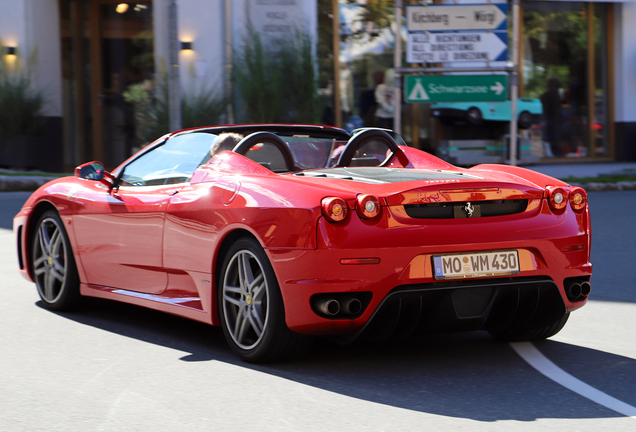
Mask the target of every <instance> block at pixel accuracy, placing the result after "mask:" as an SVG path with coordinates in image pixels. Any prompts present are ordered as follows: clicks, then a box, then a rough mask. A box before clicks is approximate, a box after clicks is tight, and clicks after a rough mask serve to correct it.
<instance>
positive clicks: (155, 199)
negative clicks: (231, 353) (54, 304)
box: [73, 182, 170, 294]
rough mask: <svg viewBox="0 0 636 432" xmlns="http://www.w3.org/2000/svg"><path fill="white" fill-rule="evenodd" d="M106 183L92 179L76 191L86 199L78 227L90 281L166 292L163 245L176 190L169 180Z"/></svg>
mask: <svg viewBox="0 0 636 432" xmlns="http://www.w3.org/2000/svg"><path fill="white" fill-rule="evenodd" d="M100 189H101V190H100ZM104 189H105V188H103V187H100V184H99V183H97V182H90V184H89V185H87V187H86V188H84V189H83V190H81V191H77V192H76V193H75V196H74V197H73V200H74V201H76V202H78V201H79V202H82V204H84V205H83V206H82V210H81V211H79V212H78V213H77V214H76V215H75V216H74V217H73V229H74V231H75V237H76V241H77V248H78V255H79V257H80V260H81V263H82V266H83V269H84V274H85V275H86V281H87V282H88V283H90V284H93V285H101V286H106V287H111V288H121V289H126V290H130V291H137V292H143V293H148V294H160V293H161V292H163V291H164V290H165V288H166V285H167V276H166V274H165V272H164V270H163V263H162V253H161V251H162V236H163V226H164V215H165V209H166V207H167V202H168V201H169V199H170V195H169V194H170V190H168V187H166V186H163V187H141V188H139V187H120V188H119V189H118V190H116V191H108V190H104Z"/></svg>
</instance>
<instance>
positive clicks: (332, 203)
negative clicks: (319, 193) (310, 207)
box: [322, 197, 349, 222]
mask: <svg viewBox="0 0 636 432" xmlns="http://www.w3.org/2000/svg"><path fill="white" fill-rule="evenodd" d="M347 213H349V208H348V206H347V202H346V201H345V200H343V199H342V198H338V197H328V198H323V199H322V214H323V215H324V216H325V218H326V219H327V220H328V221H329V222H340V221H341V220H343V219H344V218H346V217H347Z"/></svg>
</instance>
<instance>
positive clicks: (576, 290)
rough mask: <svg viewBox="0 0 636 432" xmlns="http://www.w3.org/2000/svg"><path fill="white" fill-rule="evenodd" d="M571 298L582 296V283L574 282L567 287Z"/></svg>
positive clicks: (567, 292)
mask: <svg viewBox="0 0 636 432" xmlns="http://www.w3.org/2000/svg"><path fill="white" fill-rule="evenodd" d="M565 292H566V294H567V295H568V298H569V299H570V300H578V299H579V298H580V297H581V285H579V284H577V283H572V284H570V285H568V287H567V288H566V289H565Z"/></svg>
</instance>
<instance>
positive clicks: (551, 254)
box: [267, 206, 592, 335]
mask: <svg viewBox="0 0 636 432" xmlns="http://www.w3.org/2000/svg"><path fill="white" fill-rule="evenodd" d="M396 215H398V212H397V211H396V210H395V209H393V210H391V212H390V213H389V212H385V219H384V220H383V221H380V222H376V223H370V222H369V221H362V220H360V219H359V218H357V217H352V218H350V219H349V221H348V222H347V224H343V225H341V226H338V224H329V223H327V222H326V221H325V220H324V219H322V220H320V221H319V223H318V235H317V245H318V248H317V249H315V250H274V249H268V250H267V252H268V254H269V257H270V260H271V262H272V265H273V267H274V270H275V272H276V275H277V277H278V282H279V285H280V288H281V293H282V296H283V301H284V303H285V316H286V322H287V325H288V326H289V328H290V329H292V330H293V331H296V332H299V333H305V334H323V335H357V334H359V333H360V332H361V331H362V329H363V328H365V327H367V326H373V325H374V324H369V323H370V321H378V322H383V323H385V324H381V325H380V326H381V327H387V328H388V327H390V326H389V325H387V324H386V322H387V318H386V317H385V316H386V315H390V316H392V317H393V318H391V319H397V320H398V321H399V322H402V321H403V320H404V319H407V320H412V321H417V322H418V323H419V324H417V326H416V327H417V329H418V331H424V332H446V331H458V330H462V329H465V330H476V329H490V328H495V327H497V326H502V325H508V326H510V325H511V323H512V324H514V321H510V322H508V321H506V319H508V318H509V317H510V316H513V318H511V319H513V320H514V319H516V318H514V316H517V312H515V311H522V310H525V309H526V308H531V309H533V310H536V319H539V318H541V317H543V318H541V319H545V318H546V317H547V318H548V319H552V318H555V319H554V320H552V321H555V320H556V319H558V318H560V316H562V315H563V314H565V313H567V312H570V311H573V310H575V309H578V308H580V307H582V306H583V305H584V304H585V303H586V300H587V298H578V299H576V300H574V301H570V300H569V299H568V297H567V294H566V283H568V281H569V282H570V284H571V281H572V280H576V281H577V282H578V283H581V282H582V281H586V282H589V280H590V277H591V274H592V264H591V263H590V261H589V260H590V247H591V242H590V234H589V229H588V227H589V214H588V213H587V211H586V212H584V213H582V214H574V213H573V212H572V211H570V210H569V209H568V211H566V212H565V213H563V214H561V215H559V216H557V215H553V214H551V213H549V211H547V210H546V209H545V206H538V207H534V210H532V209H529V210H527V211H526V212H525V213H524V214H517V215H509V216H500V217H491V218H480V219H450V220H437V221H432V220H428V221H427V220H420V221H413V220H408V221H407V218H401V217H398V216H396ZM407 222H410V223H407ZM573 245H575V246H576V247H575V248H572V246H573ZM510 249H515V250H517V251H518V254H519V267H520V272H519V273H518V274H515V275H513V276H510V275H506V276H499V277H491V276H487V279H484V278H467V279H462V280H436V279H435V277H434V266H433V257H434V256H435V255H440V254H456V253H471V252H488V251H491V252H494V251H501V250H510ZM569 250H572V251H571V252H564V251H569ZM360 258H362V259H363V260H359V262H360V264H350V263H351V262H352V260H351V259H360ZM571 278H575V279H571ZM568 286H569V284H568ZM331 293H334V294H336V296H335V297H336V298H338V297H339V298H347V296H348V295H350V294H352V293H371V299H370V301H367V300H366V299H364V300H363V301H362V303H363V304H364V310H363V311H362V313H361V314H360V315H359V316H354V317H352V318H347V317H340V316H336V317H335V318H334V317H325V316H320V315H319V314H318V313H317V312H315V307H314V308H312V297H313V298H314V299H315V296H316V295H319V294H331ZM325 297H326V296H324V295H322V296H321V298H322V299H324V298H325ZM538 298H539V300H537V299H538ZM470 299H474V301H475V302H477V303H479V304H482V305H486V306H483V310H472V309H470V308H468V309H466V306H465V303H466V302H469V303H470V302H471V301H472V300H470ZM537 302H538V303H537ZM491 303H492V308H488V307H487V305H490V304H491ZM413 304H420V306H419V307H418V308H420V309H421V311H420V312H419V313H416V312H405V311H406V310H407V309H408V308H411V307H413V306H412V305H413ZM396 305H399V306H396ZM405 305H407V306H408V308H407V309H405V307H407V306H405ZM314 306H315V305H314ZM464 310H468V311H469V312H470V313H469V314H468V315H466V313H463V312H461V311H464ZM519 313H521V315H519V316H520V317H521V316H525V315H526V314H525V313H522V312H519ZM473 314H474V316H473ZM493 314H494V315H493ZM424 315H426V317H427V318H426V319H425V320H424V321H425V322H424V324H422V319H421V317H422V316H424ZM559 315H560V316H559ZM418 316H419V317H420V318H418ZM382 317H384V318H382ZM396 317H399V318H396ZM404 317H409V318H404ZM501 317H503V318H501ZM506 317H508V318H506ZM519 319H521V318H519ZM527 319H530V320H533V319H535V317H534V315H533V317H530V318H527ZM389 321H390V320H389ZM396 325H397V326H398V327H400V326H402V324H396ZM514 325H516V324H514ZM533 325H534V324H533ZM365 332H366V330H365Z"/></svg>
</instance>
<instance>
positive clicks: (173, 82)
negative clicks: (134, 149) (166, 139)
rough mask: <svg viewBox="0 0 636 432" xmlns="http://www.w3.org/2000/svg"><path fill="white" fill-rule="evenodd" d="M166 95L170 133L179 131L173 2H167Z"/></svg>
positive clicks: (176, 52) (176, 42) (179, 96)
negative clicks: (167, 66) (167, 52)
mask: <svg viewBox="0 0 636 432" xmlns="http://www.w3.org/2000/svg"><path fill="white" fill-rule="evenodd" d="M168 45H169V63H170V66H169V68H168V94H169V103H168V106H169V107H170V114H169V119H168V122H169V123H170V132H174V131H177V130H179V129H181V95H180V94H179V48H178V37H177V3H176V2H175V1H174V0H171V1H169V2H168Z"/></svg>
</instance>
